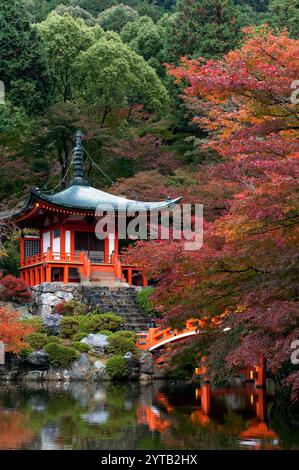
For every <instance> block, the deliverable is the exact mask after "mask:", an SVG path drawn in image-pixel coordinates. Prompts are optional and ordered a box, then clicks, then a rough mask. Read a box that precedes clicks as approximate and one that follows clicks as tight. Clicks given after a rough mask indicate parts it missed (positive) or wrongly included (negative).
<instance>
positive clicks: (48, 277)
mask: <svg viewBox="0 0 299 470" xmlns="http://www.w3.org/2000/svg"><path fill="white" fill-rule="evenodd" d="M46 282H51V266H47V267H46Z"/></svg>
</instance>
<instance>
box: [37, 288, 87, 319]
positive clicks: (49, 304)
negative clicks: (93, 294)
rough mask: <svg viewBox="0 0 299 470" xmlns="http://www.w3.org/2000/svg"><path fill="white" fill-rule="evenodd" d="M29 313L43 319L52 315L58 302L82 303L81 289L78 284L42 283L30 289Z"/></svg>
mask: <svg viewBox="0 0 299 470" xmlns="http://www.w3.org/2000/svg"><path fill="white" fill-rule="evenodd" d="M31 289H32V300H33V301H32V305H31V308H30V310H31V313H32V314H33V315H39V316H41V317H44V316H45V315H49V314H51V313H54V311H55V307H56V305H57V304H59V303H60V302H69V301H70V300H78V301H79V302H82V301H83V298H82V287H81V286H80V285H79V284H62V283H61V282H51V283H44V284H41V285H39V286H35V287H32V288H31Z"/></svg>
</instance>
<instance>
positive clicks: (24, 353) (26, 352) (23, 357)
mask: <svg viewBox="0 0 299 470" xmlns="http://www.w3.org/2000/svg"><path fill="white" fill-rule="evenodd" d="M34 351H35V349H34V348H31V347H27V348H25V349H22V351H20V352H19V357H20V358H21V360H22V361H26V359H27V358H28V356H29V355H30V354H31V353H33V352H34Z"/></svg>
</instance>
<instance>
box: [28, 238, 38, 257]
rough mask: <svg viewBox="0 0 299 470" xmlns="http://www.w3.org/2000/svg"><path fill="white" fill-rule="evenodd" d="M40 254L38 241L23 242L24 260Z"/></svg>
mask: <svg viewBox="0 0 299 470" xmlns="http://www.w3.org/2000/svg"><path fill="white" fill-rule="evenodd" d="M39 253H40V240H25V258H29V257H30V256H34V255H38V254H39Z"/></svg>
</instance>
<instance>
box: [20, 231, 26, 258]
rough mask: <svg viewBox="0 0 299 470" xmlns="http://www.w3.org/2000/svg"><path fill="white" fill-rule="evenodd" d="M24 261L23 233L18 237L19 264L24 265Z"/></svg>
mask: <svg viewBox="0 0 299 470" xmlns="http://www.w3.org/2000/svg"><path fill="white" fill-rule="evenodd" d="M24 263H25V240H24V235H22V236H21V238H20V265H21V266H24Z"/></svg>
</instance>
